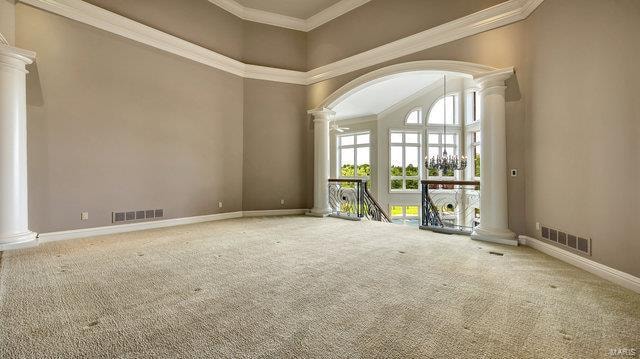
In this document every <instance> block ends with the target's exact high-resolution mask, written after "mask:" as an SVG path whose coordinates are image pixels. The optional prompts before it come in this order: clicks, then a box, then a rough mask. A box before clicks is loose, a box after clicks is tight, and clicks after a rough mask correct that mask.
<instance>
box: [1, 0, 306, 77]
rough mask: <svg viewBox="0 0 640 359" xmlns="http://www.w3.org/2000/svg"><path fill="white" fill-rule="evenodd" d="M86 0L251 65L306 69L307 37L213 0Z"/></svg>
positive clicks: (304, 34) (299, 32)
mask: <svg viewBox="0 0 640 359" xmlns="http://www.w3.org/2000/svg"><path fill="white" fill-rule="evenodd" d="M0 1H6V0H0ZM85 1H86V2H88V3H91V4H93V5H96V6H99V7H101V8H103V9H106V10H109V11H111V12H114V13H116V14H118V15H122V16H124V17H127V18H129V19H132V20H135V21H138V22H140V23H143V24H145V25H147V26H150V27H153V28H154V29H158V30H160V31H163V32H166V33H168V34H171V35H174V36H176V37H179V38H181V39H184V40H187V41H189V42H192V43H194V44H197V45H200V46H202V47H204V48H207V49H210V50H213V51H215V52H218V53H220V54H223V55H225V56H228V57H231V58H233V59H236V60H239V61H242V62H245V63H249V64H253V65H261V66H270V67H278V68H286V69H290V70H299V71H304V70H306V66H307V57H306V51H307V43H306V33H304V32H301V31H295V30H290V29H284V28H281V27H276V26H270V25H265V24H260V23H256V22H251V21H244V20H242V19H240V18H239V17H237V16H235V15H233V14H231V13H229V12H226V11H225V10H223V9H222V8H220V7H218V6H216V5H214V4H212V3H210V2H209V1H207V0H180V1H176V0H135V1H131V0H85Z"/></svg>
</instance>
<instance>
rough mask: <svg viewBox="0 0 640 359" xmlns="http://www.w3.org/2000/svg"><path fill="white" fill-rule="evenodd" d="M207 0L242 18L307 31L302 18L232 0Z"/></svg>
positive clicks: (305, 23)
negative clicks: (255, 7)
mask: <svg viewBox="0 0 640 359" xmlns="http://www.w3.org/2000/svg"><path fill="white" fill-rule="evenodd" d="M209 2H210V3H212V4H214V5H217V6H219V7H221V8H222V9H224V10H226V11H228V12H230V13H232V14H233V15H235V16H237V17H239V18H241V19H243V20H247V21H253V22H259V23H261V24H267V25H273V26H278V27H284V28H286V29H291V30H298V31H307V22H306V20H303V19H299V18H296V17H291V16H286V15H280V14H276V13H272V12H268V11H263V10H258V9H252V8H249V7H244V6H242V5H240V4H239V3H237V2H236V1H234V0H209Z"/></svg>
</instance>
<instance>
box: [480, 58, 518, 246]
mask: <svg viewBox="0 0 640 359" xmlns="http://www.w3.org/2000/svg"><path fill="white" fill-rule="evenodd" d="M512 75H513V69H507V70H501V71H496V72H495V73H492V74H489V75H486V76H483V77H482V78H480V79H478V80H477V82H478V85H479V86H480V92H479V93H480V101H482V102H481V104H482V105H481V109H482V117H481V123H480V130H481V134H480V136H481V139H480V141H481V144H482V149H481V153H480V156H481V157H480V159H481V161H480V226H479V227H477V228H476V229H475V231H474V232H473V233H472V234H471V237H472V238H473V239H478V240H485V241H490V242H496V243H502V244H511V245H518V242H517V240H516V239H515V233H513V232H512V231H511V230H509V207H508V202H507V175H508V173H507V134H506V118H505V104H506V100H505V90H506V85H505V81H506V80H507V79H508V78H509V77H511V76H512Z"/></svg>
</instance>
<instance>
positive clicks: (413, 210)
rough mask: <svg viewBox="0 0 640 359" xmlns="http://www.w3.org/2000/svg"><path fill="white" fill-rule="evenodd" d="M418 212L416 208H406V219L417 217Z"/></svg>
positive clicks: (418, 208) (418, 209)
mask: <svg viewBox="0 0 640 359" xmlns="http://www.w3.org/2000/svg"><path fill="white" fill-rule="evenodd" d="M419 211H420V207H418V206H407V209H406V213H407V217H419Z"/></svg>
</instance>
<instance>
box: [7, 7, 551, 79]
mask: <svg viewBox="0 0 640 359" xmlns="http://www.w3.org/2000/svg"><path fill="white" fill-rule="evenodd" d="M19 1H21V2H23V3H25V4H29V5H31V6H34V7H37V8H40V9H42V10H46V11H49V12H52V13H54V14H58V15H61V16H64V17H67V18H70V19H73V20H76V21H79V22H82V23H84V24H87V25H90V26H93V27H96V28H98V29H101V30H104V31H108V32H111V33H113V34H116V35H120V36H123V37H125V38H128V39H131V40H134V41H137V42H140V43H143V44H146V45H149V46H152V47H155V48H157V49H160V50H164V51H167V52H169V53H172V54H174V55H178V56H182V57H184V58H187V59H190V60H193V61H196V62H199V63H201V64H204V65H207V66H211V67H213V68H216V69H219V70H222V71H226V72H228V73H231V74H234V75H237V76H241V77H245V78H251V79H258V80H266V81H276V82H283V83H291V84H298V85H311V84H314V83H317V82H320V81H325V80H328V79H331V78H333V77H336V76H340V75H343V74H347V73H349V72H353V71H357V70H360V69H363V68H366V67H369V66H374V65H378V64H380V63H383V62H386V61H390V60H393V59H397V58H399V57H402V56H406V55H410V54H412V53H416V52H419V51H422V50H426V49H429V48H431V47H434V46H438V45H442V44H444V43H447V42H450V41H455V40H458V39H461V38H464V37H467V36H472V35H476V34H479V33H481V32H484V31H488V30H492V29H495V28H497V27H501V26H505V25H508V24H511V23H514V22H517V21H520V20H523V19H525V18H527V17H528V16H529V15H530V14H531V13H532V12H533V11H534V10H535V9H536V8H537V7H538V6H539V5H540V4H541V3H542V2H543V1H544V0H509V1H506V2H503V3H500V4H498V5H495V6H493V7H490V8H487V9H485V10H481V11H478V12H476V13H473V14H471V15H467V16H465V17H462V18H460V19H457V20H453V21H450V22H448V23H445V24H442V25H440V26H436V27H434V28H431V29H429V30H426V31H423V32H420V33H417V34H415V35H411V36H409V37H406V38H404V39H400V40H397V41H394V42H391V43H389V44H386V45H382V46H379V47H376V48H374V49H371V50H368V51H365V52H362V53H360V54H357V55H354V56H351V57H348V58H345V59H342V60H339V61H337V62H334V63H331V64H328V65H324V66H321V67H318V68H316V69H313V70H310V71H307V72H302V71H292V70H285V69H278V68H271V67H265V66H257V65H249V64H245V63H242V62H240V61H238V60H235V59H232V58H230V57H227V56H224V55H222V54H219V53H217V52H214V51H211V50H209V49H206V48H204V47H202V46H198V45H195V44H193V43H191V42H188V41H186V40H183V39H180V38H178V37H175V36H172V35H169V34H167V33H164V32H162V31H159V30H156V29H153V28H151V27H149V26H146V25H143V24H141V23H138V22H136V21H133V20H130V19H128V18H126V17H123V16H120V15H117V14H114V13H112V12H110V11H107V10H104V9H102V8H100V7H97V6H94V5H91V4H89V3H86V2H84V1H82V0H19ZM212 1H214V0H212ZM215 1H216V2H220V3H224V4H225V6H226V7H227V8H228V9H232V8H234V9H236V10H234V11H238V10H237V7H234V5H233V3H231V2H229V1H228V0H215ZM364 1H365V0H353V1H351V0H350V1H349V2H344V1H342V2H340V3H338V4H336V5H334V6H336V9H338V10H340V11H346V10H347V9H349V8H351V10H352V9H353V8H355V7H357V6H360V5H362V4H360V5H357V4H358V3H364ZM349 4H350V5H349ZM221 6H222V5H221ZM352 7H353V8H352ZM329 9H331V8H329ZM329 9H327V10H326V11H327V12H326V13H325V12H321V13H319V14H317V16H319V17H321V18H322V19H329V18H331V17H332V16H337V15H336V14H338V13H339V11H338V10H331V11H329ZM228 11H231V10H228ZM332 11H333V12H332ZM334 18H335V17H334ZM316 21H318V22H321V21H323V20H316Z"/></svg>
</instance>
